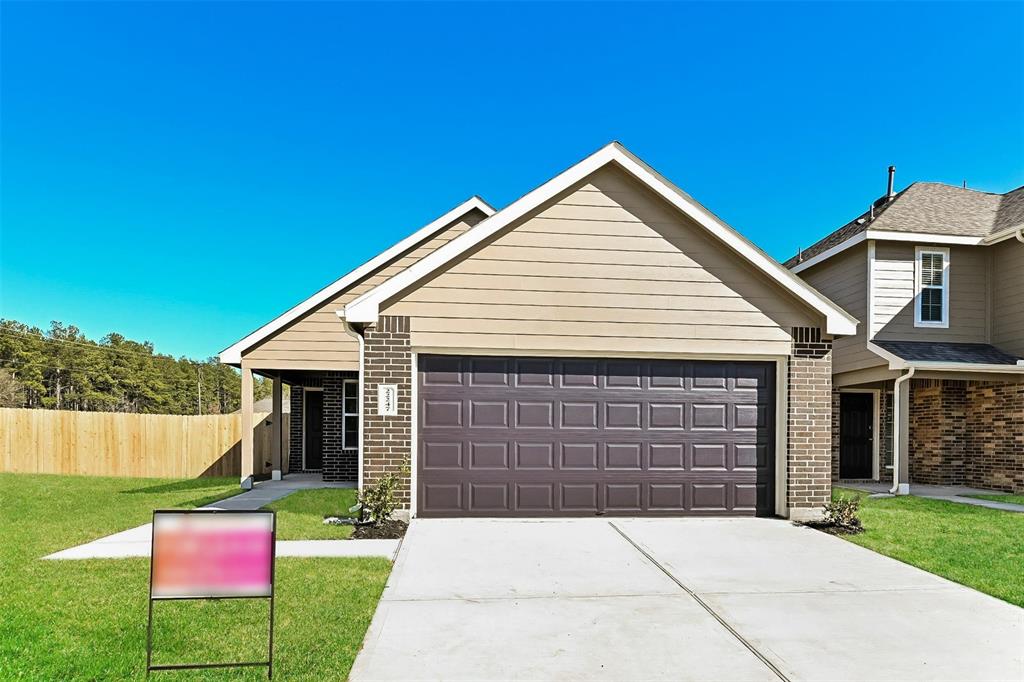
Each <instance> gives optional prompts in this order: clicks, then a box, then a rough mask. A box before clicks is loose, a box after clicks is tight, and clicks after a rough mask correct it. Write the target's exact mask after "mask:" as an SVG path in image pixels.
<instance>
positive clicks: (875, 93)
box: [0, 2, 1024, 357]
mask: <svg viewBox="0 0 1024 682" xmlns="http://www.w3.org/2000/svg"><path fill="white" fill-rule="evenodd" d="M2 31H3V35H2V48H0V49H2V54H0V57H2V92H0V94H2V121H0V123H2V128H0V135H2V173H3V176H2V242H0V316H3V317H12V318H16V319H19V320H22V321H25V322H29V323H32V324H37V325H40V326H46V325H48V323H49V320H51V319H59V320H62V321H65V322H73V323H76V324H78V325H79V326H80V327H81V328H82V329H83V330H84V331H85V332H86V333H88V334H89V335H90V336H95V337H99V336H102V335H103V334H105V333H107V332H110V331H118V332H121V333H123V334H125V335H127V336H129V337H131V338H136V339H140V340H143V339H146V340H151V341H153V342H154V343H155V344H156V345H157V349H158V350H161V351H164V352H170V353H174V354H187V355H190V356H194V357H205V356H207V355H211V354H214V353H216V352H218V351H219V350H221V349H222V348H223V347H225V346H227V345H229V344H230V343H232V342H233V341H235V340H237V338H239V337H241V336H243V335H244V334H246V333H248V332H249V331H251V330H252V329H253V328H255V327H257V326H259V325H261V324H262V323H264V322H266V321H268V320H269V319H271V318H272V317H274V316H275V315H277V314H278V313H279V312H281V311H283V310H284V309H286V308H288V307H290V306H291V305H293V304H295V303H297V302H298V301H300V300H302V299H304V298H305V297H307V296H308V295H310V294H311V293H313V292H314V291H315V290H317V289H319V288H320V287H322V286H323V285H325V284H327V283H329V282H330V281H332V280H334V279H336V278H337V277H339V276H340V275H341V274H343V273H344V272H346V271H348V270H349V269H351V268H352V267H354V266H356V265H358V264H359V263H361V262H363V261H364V260H366V259H367V258H369V257H372V256H373V255H374V254H376V253H378V252H379V251H380V250H382V249H383V248H385V247H387V246H389V245H390V244H391V243H393V242H395V241H397V240H398V239H400V238H401V237H403V236H405V235H406V234H407V233H409V232H411V231H412V230H414V229H416V228H418V227H420V226H422V225H423V224H425V223H427V222H429V221H430V220H431V219H433V218H434V217H436V216H437V215H439V214H441V213H443V212H444V211H446V210H447V209H449V208H450V207H452V206H453V205H455V204H457V203H458V202H460V201H462V200H463V199H465V198H466V197H467V196H469V195H471V194H474V193H479V194H481V195H482V196H483V197H484V198H485V199H487V200H488V201H490V202H491V203H492V204H494V205H496V206H502V205H504V204H506V203H508V202H510V201H511V200H513V199H515V198H516V197H518V196H519V195H521V194H522V193H524V192H526V191H528V190H529V189H531V188H533V187H534V186H536V185H537V184H539V183H540V182H543V181H544V180H546V179H548V178H549V177H551V176H552V175H554V174H555V173H557V172H559V171H560V170H562V169H564V168H565V167H567V166H568V165H570V164H572V163H573V162H575V161H577V160H578V159H580V158H582V157H583V156H585V155H586V154H588V153H589V152H591V151H593V150H595V149H596V148H598V147H600V146H601V145H603V144H604V143H606V142H608V141H609V140H612V139H618V140H621V141H622V142H624V143H625V144H626V145H627V146H628V147H629V148H630V149H631V150H633V151H634V152H635V153H637V154H639V155H640V156H641V157H642V158H644V159H645V160H646V161H648V162H649V163H650V164H652V165H653V166H654V167H655V168H657V169H658V170H659V171H661V172H662V173H663V174H664V175H666V176H667V177H668V178H669V179H670V180H673V181H674V182H676V183H677V184H678V185H679V186H681V187H682V188H683V189H685V190H686V191H687V192H689V193H690V194H692V195H693V196H694V197H695V198H697V199H698V200H699V201H701V202H702V203H704V204H705V205H706V206H707V207H708V208H710V209H711V210H712V211H714V212H715V213H717V214H718V215H719V216H721V217H722V218H723V219H725V220H726V221H728V222H729V223H730V224H732V225H733V226H734V227H736V228H737V229H739V230H740V231H741V232H743V233H744V234H745V235H747V236H748V237H749V238H751V239H752V240H754V241H755V242H756V243H757V244H759V245H760V246H761V247H762V248H764V249H766V250H767V251H768V252H769V253H771V254H772V255H773V256H775V257H776V258H779V259H783V258H786V257H788V256H789V255H791V254H792V253H793V252H795V251H796V249H797V247H798V246H800V245H803V246H807V245H809V244H810V243H812V242H813V241H815V240H816V239H817V238H818V237H820V236H822V235H823V234H824V233H825V232H826V231H828V230H830V229H832V228H834V227H836V226H838V225H839V224H840V223H842V222H843V221H845V220H847V219H849V218H851V217H853V216H854V215H856V214H857V213H858V212H860V211H862V210H863V209H864V208H865V207H866V206H867V205H868V203H869V202H870V201H871V200H872V199H874V198H876V197H877V196H878V195H880V194H881V193H882V192H883V191H884V188H885V173H886V166H887V165H888V164H890V163H894V164H896V166H897V169H898V170H897V185H898V186H903V185H905V184H907V183H909V182H911V181H913V180H936V181H944V182H949V183H954V184H960V183H961V182H962V181H963V180H967V182H968V185H969V186H971V187H974V188H978V189H983V190H987V191H997V192H1003V191H1007V190H1009V189H1012V188H1014V187H1017V186H1019V185H1022V184H1024V81H1022V78H1021V73H1022V67H1024V4H1022V3H1003V4H982V3H971V4H956V3H939V4H926V3H909V4H882V3H863V4H856V3H844V4H824V3H813V4H772V3H767V2H762V3H754V4H739V3H719V4H636V3H634V4H630V5H619V4H610V3H602V4H583V3H566V4H540V3H515V4H482V3H456V4H429V3H414V4H372V5H363V4H345V3H326V2H323V3H308V4H307V3H282V4H275V3H259V4H246V3H226V4H214V3H178V2H168V3H133V2H128V3H101V4H91V3H85V2H76V3H71V4H57V3H4V4H3V7H2Z"/></svg>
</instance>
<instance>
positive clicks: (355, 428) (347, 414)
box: [341, 379, 359, 450]
mask: <svg viewBox="0 0 1024 682" xmlns="http://www.w3.org/2000/svg"><path fill="white" fill-rule="evenodd" d="M341 419H342V423H343V426H344V430H343V431H342V440H341V447H342V448H344V449H346V450H349V449H352V450H354V449H355V448H357V447H359V382H358V381H356V380H355V379H346V380H345V383H344V384H343V386H342V406H341Z"/></svg>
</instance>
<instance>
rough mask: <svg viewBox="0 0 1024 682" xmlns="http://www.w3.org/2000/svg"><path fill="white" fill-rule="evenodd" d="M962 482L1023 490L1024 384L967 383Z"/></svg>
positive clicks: (980, 486) (1001, 488) (1016, 490)
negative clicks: (964, 457)
mask: <svg viewBox="0 0 1024 682" xmlns="http://www.w3.org/2000/svg"><path fill="white" fill-rule="evenodd" d="M966 402H967V430H966V431H967V434H966V435H967V441H966V445H965V449H966V451H967V458H966V462H965V467H964V482H965V483H966V484H967V485H969V486H974V487H978V488H992V489H994V490H1004V491H1006V492H1012V493H1024V384H1011V383H990V382H972V383H971V384H969V385H968V386H967V396H966Z"/></svg>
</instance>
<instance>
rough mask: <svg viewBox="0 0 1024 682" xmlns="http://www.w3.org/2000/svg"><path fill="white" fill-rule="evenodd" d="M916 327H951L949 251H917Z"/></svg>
mask: <svg viewBox="0 0 1024 682" xmlns="http://www.w3.org/2000/svg"><path fill="white" fill-rule="evenodd" d="M916 257H917V262H916V264H915V268H914V270H915V278H916V284H917V295H916V296H915V298H914V326H915V327H949V249H939V248H924V247H920V246H919V247H917V249H916Z"/></svg>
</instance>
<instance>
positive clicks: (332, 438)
mask: <svg viewBox="0 0 1024 682" xmlns="http://www.w3.org/2000/svg"><path fill="white" fill-rule="evenodd" d="M357 377H358V373H355V372H324V375H323V388H324V431H323V453H324V468H323V477H324V480H325V481H355V480H356V479H357V478H358V477H359V461H358V460H359V452H358V450H345V449H344V448H343V445H344V428H345V422H344V418H343V410H344V384H345V380H346V379H355V378H357Z"/></svg>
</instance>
